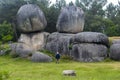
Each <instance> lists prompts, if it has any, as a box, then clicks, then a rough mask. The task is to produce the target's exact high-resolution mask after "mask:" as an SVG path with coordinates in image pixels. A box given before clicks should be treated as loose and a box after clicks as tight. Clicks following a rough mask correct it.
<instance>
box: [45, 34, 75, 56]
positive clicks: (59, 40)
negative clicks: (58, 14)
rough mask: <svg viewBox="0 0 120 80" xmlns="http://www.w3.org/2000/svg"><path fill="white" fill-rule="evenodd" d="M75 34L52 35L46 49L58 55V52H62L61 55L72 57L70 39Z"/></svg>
mask: <svg viewBox="0 0 120 80" xmlns="http://www.w3.org/2000/svg"><path fill="white" fill-rule="evenodd" d="M73 35H74V34H65V33H57V32H55V33H52V34H50V36H49V37H48V40H47V44H46V47H45V48H46V49H47V50H49V51H51V52H53V53H56V52H57V51H59V52H60V54H63V55H70V54H69V53H70V50H69V46H70V38H71V37H72V36H73Z"/></svg>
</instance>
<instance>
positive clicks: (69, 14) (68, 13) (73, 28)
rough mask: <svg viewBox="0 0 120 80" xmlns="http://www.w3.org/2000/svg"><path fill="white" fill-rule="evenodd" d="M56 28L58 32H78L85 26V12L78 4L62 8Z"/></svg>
mask: <svg viewBox="0 0 120 80" xmlns="http://www.w3.org/2000/svg"><path fill="white" fill-rule="evenodd" d="M56 28H57V30H58V32H67V33H78V32H81V31H83V28H84V12H83V10H82V9H81V8H79V7H76V6H67V7H64V8H62V10H61V13H60V15H59V18H58V21H57V25H56Z"/></svg>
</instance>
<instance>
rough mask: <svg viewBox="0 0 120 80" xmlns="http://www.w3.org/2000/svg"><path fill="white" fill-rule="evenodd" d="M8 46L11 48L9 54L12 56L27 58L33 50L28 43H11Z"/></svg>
mask: <svg viewBox="0 0 120 80" xmlns="http://www.w3.org/2000/svg"><path fill="white" fill-rule="evenodd" d="M10 47H11V50H12V52H11V55H12V56H14V57H21V58H27V57H29V56H31V55H32V53H33V52H34V50H33V49H32V48H31V46H30V45H27V44H24V43H13V44H11V45H10Z"/></svg>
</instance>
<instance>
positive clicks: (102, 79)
mask: <svg viewBox="0 0 120 80" xmlns="http://www.w3.org/2000/svg"><path fill="white" fill-rule="evenodd" d="M66 69H72V70H75V71H76V73H77V76H75V77H68V76H63V75H62V71H63V70H66ZM3 71H7V72H9V75H10V77H9V79H8V80H120V62H114V61H111V62H97V63H80V62H74V61H60V64H56V63H55V62H50V63H33V62H31V61H28V60H23V59H19V58H11V57H9V56H1V57H0V72H3Z"/></svg>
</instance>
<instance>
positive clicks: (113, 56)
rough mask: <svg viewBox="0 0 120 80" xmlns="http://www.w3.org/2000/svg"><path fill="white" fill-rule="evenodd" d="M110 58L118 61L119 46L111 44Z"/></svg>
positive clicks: (119, 57)
mask: <svg viewBox="0 0 120 80" xmlns="http://www.w3.org/2000/svg"><path fill="white" fill-rule="evenodd" d="M110 58H111V59H113V60H119V61H120V44H113V45H112V46H111V47H110Z"/></svg>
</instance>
